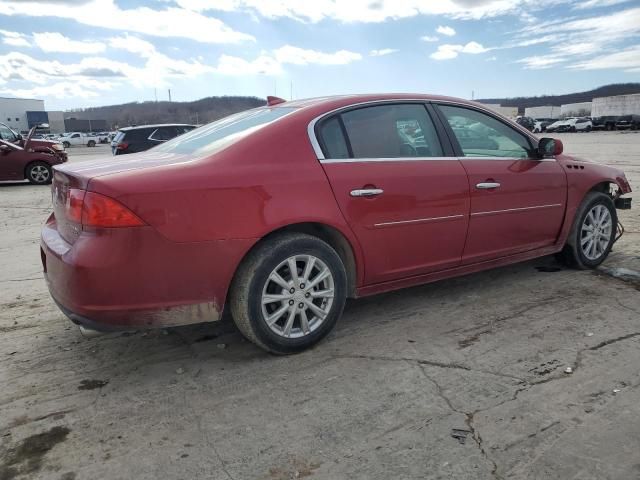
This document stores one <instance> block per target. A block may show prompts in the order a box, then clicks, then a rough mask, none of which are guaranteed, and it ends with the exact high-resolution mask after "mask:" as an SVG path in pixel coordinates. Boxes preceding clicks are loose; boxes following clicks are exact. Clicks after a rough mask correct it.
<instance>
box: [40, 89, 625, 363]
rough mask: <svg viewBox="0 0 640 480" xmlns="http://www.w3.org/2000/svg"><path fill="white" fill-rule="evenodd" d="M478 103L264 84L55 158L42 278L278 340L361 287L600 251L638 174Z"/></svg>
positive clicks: (138, 314) (98, 321)
mask: <svg viewBox="0 0 640 480" xmlns="http://www.w3.org/2000/svg"><path fill="white" fill-rule="evenodd" d="M562 149H563V147H562V143H561V142H560V141H558V140H553V139H550V138H543V139H538V138H536V137H535V136H533V135H532V134H531V133H529V132H528V131H527V130H526V129H524V128H522V127H520V126H519V125H517V124H515V123H513V122H511V121H509V120H507V119H506V118H504V117H502V116H500V115H498V114H496V113H494V112H492V111H490V110H488V109H486V108H484V107H483V106H481V105H479V104H476V103H472V102H468V101H464V100H459V99H455V98H449V97H438V96H426V95H350V96H338V97H326V98H318V99H310V100H299V101H293V102H284V101H282V100H280V99H274V98H270V99H269V104H268V105H267V106H265V107H260V108H257V109H254V110H250V111H246V112H243V113H239V114H236V115H233V116H230V117H227V118H224V119H222V120H219V121H216V122H213V123H211V124H208V125H205V126H203V127H201V128H198V129H195V130H193V131H191V132H189V133H186V134H184V135H182V136H180V137H178V138H176V139H173V140H170V141H168V142H166V143H165V144H163V145H161V146H158V147H156V148H154V149H151V150H149V151H147V152H144V153H140V154H135V155H127V156H124V157H116V158H111V159H107V158H105V159H101V160H99V161H95V162H84V163H75V164H73V165H64V166H57V167H55V169H54V182H53V186H52V189H53V201H54V213H53V214H52V215H51V217H50V218H49V220H48V221H47V222H46V225H45V226H44V228H43V230H42V239H41V247H42V248H41V255H42V264H43V267H44V275H45V278H46V280H47V282H48V285H49V289H50V292H51V295H52V296H53V298H54V299H55V301H56V302H57V303H58V305H59V306H60V308H61V309H62V311H63V312H64V313H65V314H66V315H67V316H69V318H70V319H71V320H72V321H74V322H75V323H77V324H80V325H83V326H85V327H88V328H92V329H98V330H109V329H118V328H119V329H127V328H137V327H160V326H162V327H164V326H172V325H183V324H188V323H196V322H205V321H213V320H217V319H219V318H220V316H221V314H222V311H223V309H225V308H228V309H229V310H230V312H231V314H232V315H233V318H234V320H235V322H236V324H237V326H238V327H239V329H240V331H241V332H242V333H243V334H244V335H245V336H246V337H247V338H248V339H250V340H251V341H253V342H255V343H256V344H257V345H259V346H261V347H263V348H265V349H267V350H269V351H271V352H275V353H281V354H284V353H293V352H298V351H301V350H303V349H305V348H307V347H309V346H311V345H313V344H314V343H316V342H318V341H319V340H320V339H321V338H323V337H324V336H325V335H326V334H327V333H328V332H329V331H330V330H331V329H332V328H333V327H334V325H335V323H336V322H337V320H338V318H339V317H340V316H341V314H342V309H343V307H344V304H345V299H346V298H347V297H360V296H365V295H370V294H375V293H379V292H385V291H389V290H394V289H397V288H401V287H407V286H411V285H416V284H421V283H426V282H431V281H434V280H439V279H443V278H448V277H453V276H458V275H463V274H467V273H471V272H477V271H481V270H485V269H489V268H492V267H496V266H501V265H507V264H511V263H515V262H521V261H524V260H528V259H531V258H535V257H540V256H544V255H549V254H554V253H556V254H559V255H561V256H562V258H563V259H564V260H565V261H567V262H568V263H570V264H571V265H573V266H575V267H578V268H594V267H596V266H598V265H599V264H600V263H601V262H602V261H604V259H605V258H606V257H607V255H608V253H609V251H610V249H611V246H612V244H613V243H614V241H615V239H616V230H617V225H618V222H617V216H616V207H617V208H630V203H631V200H630V199H629V198H627V197H622V195H624V194H628V193H629V192H631V188H630V186H629V184H628V182H627V180H626V178H625V175H624V173H623V172H621V171H620V170H617V169H615V168H611V167H607V166H604V165H599V164H596V163H592V162H589V161H585V160H578V159H576V158H572V157H570V156H567V155H563V154H562Z"/></svg>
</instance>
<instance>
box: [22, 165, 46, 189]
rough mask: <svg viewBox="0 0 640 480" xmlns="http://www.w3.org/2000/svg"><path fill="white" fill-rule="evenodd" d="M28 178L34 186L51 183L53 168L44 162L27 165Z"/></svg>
mask: <svg viewBox="0 0 640 480" xmlns="http://www.w3.org/2000/svg"><path fill="white" fill-rule="evenodd" d="M26 177H27V180H29V182H31V183H33V184H34V185H46V184H47V183H51V166H50V165H48V164H46V163H44V162H33V163H30V164H29V165H27V169H26Z"/></svg>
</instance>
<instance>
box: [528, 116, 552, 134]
mask: <svg viewBox="0 0 640 480" xmlns="http://www.w3.org/2000/svg"><path fill="white" fill-rule="evenodd" d="M555 122H556V120H555V119H553V118H536V121H535V124H534V126H533V130H532V131H533V133H544V132H546V131H547V127H548V126H549V125H551V124H552V123H555Z"/></svg>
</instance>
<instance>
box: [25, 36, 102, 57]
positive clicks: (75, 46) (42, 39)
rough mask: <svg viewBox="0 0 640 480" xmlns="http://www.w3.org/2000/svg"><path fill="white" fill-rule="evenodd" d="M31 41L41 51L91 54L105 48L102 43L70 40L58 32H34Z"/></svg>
mask: <svg viewBox="0 0 640 480" xmlns="http://www.w3.org/2000/svg"><path fill="white" fill-rule="evenodd" d="M33 42H34V43H35V44H36V46H37V47H38V48H40V50H42V51H43V52H61V53H88V54H91V53H100V52H104V50H105V48H106V47H105V45H104V43H101V42H82V41H78V40H71V39H70V38H67V37H65V36H64V35H62V34H60V33H58V32H45V33H34V34H33Z"/></svg>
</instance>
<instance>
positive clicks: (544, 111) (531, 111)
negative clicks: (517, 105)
mask: <svg viewBox="0 0 640 480" xmlns="http://www.w3.org/2000/svg"><path fill="white" fill-rule="evenodd" d="M524 116H525V117H531V118H560V107H556V106H555V105H548V106H544V107H528V108H525V109H524Z"/></svg>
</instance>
